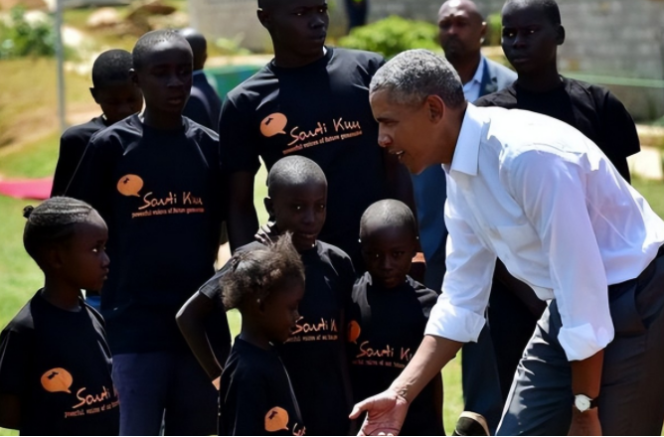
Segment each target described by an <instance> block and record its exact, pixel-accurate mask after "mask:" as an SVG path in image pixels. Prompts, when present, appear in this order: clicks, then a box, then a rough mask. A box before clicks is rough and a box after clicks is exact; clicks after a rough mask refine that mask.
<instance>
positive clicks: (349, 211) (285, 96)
mask: <svg viewBox="0 0 664 437" xmlns="http://www.w3.org/2000/svg"><path fill="white" fill-rule="evenodd" d="M258 17H259V19H260V21H261V24H262V25H263V26H264V27H265V28H266V29H267V30H268V31H269V32H270V35H271V37H272V41H273V44H274V53H275V56H274V59H273V60H272V61H271V62H270V63H269V64H267V65H266V66H265V67H263V69H262V70H261V71H259V72H258V73H257V74H256V75H254V76H253V77H252V78H250V79H248V80H247V81H246V82H244V83H243V84H242V85H240V86H239V87H237V88H235V89H234V90H233V91H231V92H230V93H229V94H228V96H227V98H226V100H225V102H224V104H223V107H222V112H221V117H220V122H219V133H220V142H221V149H222V161H223V162H224V166H225V169H226V170H227V172H228V173H229V184H230V185H229V190H228V192H229V197H230V199H229V201H230V205H229V209H228V210H229V215H228V229H229V237H230V243H231V246H232V248H233V249H235V248H237V247H240V246H242V245H244V244H247V243H249V242H251V241H253V236H254V234H255V232H256V230H257V229H258V219H257V216H256V210H255V208H254V204H253V195H254V176H255V174H256V172H257V171H258V169H259V167H260V161H259V158H262V160H263V161H264V162H265V164H266V165H267V168H268V169H270V168H271V167H272V165H274V163H275V162H276V161H277V160H279V159H280V158H282V157H284V156H288V155H291V154H298V155H303V156H306V157H308V158H310V159H312V160H313V161H315V162H316V163H317V164H318V165H320V167H321V168H322V169H323V171H324V172H325V175H326V177H327V180H328V183H329V194H328V196H329V197H328V211H327V221H326V223H325V227H324V228H323V231H322V232H321V234H320V238H321V240H323V241H326V242H328V243H330V244H333V245H335V246H338V247H340V248H341V249H342V250H344V251H345V252H346V253H348V254H349V255H350V256H351V258H352V260H353V262H354V263H358V262H359V260H360V250H359V243H358V236H359V223H360V217H361V215H362V213H363V212H364V210H365V209H366V208H367V207H368V206H369V205H371V204H372V203H373V202H375V201H377V200H380V199H383V198H385V197H388V196H389V197H401V198H404V197H405V196H403V195H402V194H401V193H396V192H390V189H389V188H390V187H389V186H388V185H390V184H388V181H389V180H395V179H398V180H399V181H404V184H405V185H402V186H403V187H405V188H406V189H410V186H409V184H410V181H409V180H408V176H407V175H406V174H404V172H403V169H399V168H398V166H397V161H396V160H395V159H394V158H393V157H387V156H386V154H385V153H384V151H382V150H381V149H380V148H379V147H377V139H378V125H377V124H376V122H375V120H374V119H373V116H372V113H371V108H370V106H369V91H368V88H369V82H370V80H371V77H372V76H373V74H374V73H375V71H376V70H377V69H378V68H379V67H380V66H381V65H382V63H383V59H382V58H381V57H380V56H379V55H376V54H374V53H368V52H360V51H351V50H344V49H338V48H331V47H325V38H326V34H327V26H328V22H329V17H328V14H327V3H326V2H325V0H293V1H288V2H283V1H277V0H261V1H259V10H258ZM404 176H405V177H404ZM396 185H397V184H394V186H396Z"/></svg>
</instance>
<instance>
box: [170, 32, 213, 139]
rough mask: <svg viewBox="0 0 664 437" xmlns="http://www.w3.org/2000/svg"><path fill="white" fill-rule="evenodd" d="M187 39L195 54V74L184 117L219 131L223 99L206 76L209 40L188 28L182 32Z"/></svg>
mask: <svg viewBox="0 0 664 437" xmlns="http://www.w3.org/2000/svg"><path fill="white" fill-rule="evenodd" d="M180 33H181V34H182V36H184V37H185V38H186V39H187V42H188V43H189V45H190V46H191V50H192V52H193V53H194V73H193V83H192V86H191V96H189V100H188V101H187V106H185V107H184V112H183V115H184V116H185V117H189V118H191V119H192V120H194V121H195V122H196V123H198V124H201V125H203V126H205V127H207V128H209V129H212V130H217V127H218V126H217V124H218V123H219V113H220V112H221V99H220V98H219V95H218V94H217V92H216V91H215V90H214V88H212V85H210V82H208V79H207V77H206V76H205V71H203V69H204V68H205V61H207V57H208V52H207V40H206V39H205V36H204V35H203V34H202V33H200V32H199V31H197V30H196V29H192V28H190V27H189V28H186V29H182V30H180Z"/></svg>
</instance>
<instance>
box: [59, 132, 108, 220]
mask: <svg viewBox="0 0 664 437" xmlns="http://www.w3.org/2000/svg"><path fill="white" fill-rule="evenodd" d="M114 161H115V156H114V153H113V144H111V143H110V142H109V140H108V139H106V138H105V137H97V138H95V137H93V138H92V139H91V140H90V142H89V143H88V145H87V147H86V148H85V153H84V154H83V157H82V158H81V162H80V163H79V165H78V168H77V170H76V172H75V173H74V177H73V178H72V181H71V183H70V184H69V188H68V189H67V192H66V194H67V196H70V197H74V198H76V199H80V200H83V201H85V202H88V203H89V204H90V205H92V206H93V207H94V208H95V209H96V210H97V211H99V213H100V214H101V216H102V217H103V218H104V219H106V220H108V217H109V212H110V211H109V208H110V201H111V195H112V193H113V187H112V185H113V183H112V168H113V167H112V166H113V165H114V164H113V163H114Z"/></svg>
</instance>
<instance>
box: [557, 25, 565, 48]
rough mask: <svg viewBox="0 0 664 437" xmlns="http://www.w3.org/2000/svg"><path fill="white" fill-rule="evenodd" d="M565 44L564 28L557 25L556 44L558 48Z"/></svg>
mask: <svg viewBox="0 0 664 437" xmlns="http://www.w3.org/2000/svg"><path fill="white" fill-rule="evenodd" d="M564 43H565V28H564V27H563V26H562V24H561V25H558V30H557V32H556V44H558V45H559V46H561V45H563V44H564Z"/></svg>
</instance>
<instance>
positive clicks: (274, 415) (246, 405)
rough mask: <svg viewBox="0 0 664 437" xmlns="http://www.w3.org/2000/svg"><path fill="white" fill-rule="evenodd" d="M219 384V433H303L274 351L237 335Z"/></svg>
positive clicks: (298, 412) (285, 376)
mask: <svg viewBox="0 0 664 437" xmlns="http://www.w3.org/2000/svg"><path fill="white" fill-rule="evenodd" d="M219 387H220V388H219V403H220V408H219V409H220V415H219V435H304V434H305V427H304V422H303V421H302V416H301V414H300V409H299V407H298V401H297V399H296V398H295V394H294V393H293V388H292V387H291V384H290V381H289V378H288V373H287V372H286V369H285V368H284V365H283V364H282V362H281V359H279V355H278V354H277V352H276V350H274V349H272V350H264V349H261V348H259V347H257V346H254V345H252V344H251V343H248V342H246V341H244V340H241V339H240V338H239V337H237V338H236V339H235V344H234V345H233V350H232V351H231V355H230V356H229V357H228V361H227V362H226V367H225V368H224V371H223V372H222V374H221V383H220V386H219Z"/></svg>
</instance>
